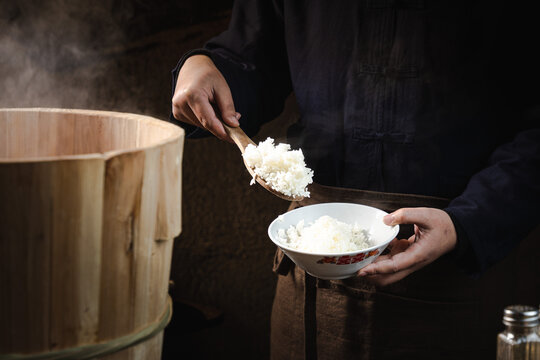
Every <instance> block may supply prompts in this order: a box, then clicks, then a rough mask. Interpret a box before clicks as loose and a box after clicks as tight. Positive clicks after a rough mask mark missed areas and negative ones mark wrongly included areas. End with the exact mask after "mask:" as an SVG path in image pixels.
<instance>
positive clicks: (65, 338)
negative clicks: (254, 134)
mask: <svg viewBox="0 0 540 360" xmlns="http://www.w3.org/2000/svg"><path fill="white" fill-rule="evenodd" d="M183 141H184V132H183V130H182V129H180V128H178V127H176V126H174V125H172V124H169V123H166V122H164V121H160V120H157V119H154V118H151V117H147V116H140V115H133V114H125V113H113V112H100V111H88V110H59V109H5V110H0V359H8V358H9V359H32V358H40V359H47V358H53V357H52V356H49V357H47V354H53V355H55V356H56V357H54V358H55V359H61V358H65V359H68V358H74V359H83V358H86V357H88V356H90V357H94V355H99V356H97V357H98V358H103V359H145V360H147V359H160V354H161V341H162V331H161V329H162V328H163V326H162V325H163V323H166V322H167V317H168V316H170V311H169V310H170V309H169V308H168V302H169V300H168V293H167V289H168V282H169V272H170V262H171V254H172V246H173V238H174V237H175V236H177V235H178V234H179V233H180V231H181V217H180V216H181V211H180V210H181V163H182V151H183ZM159 324H161V325H159ZM149 330H153V333H152V334H150V335H151V336H147V337H146V338H145V337H144V336H143V337H141V334H144V333H146V334H147V335H148V334H149ZM154 335H155V336H154ZM134 339H138V341H139V344H138V345H136V346H135V344H134V342H136V341H133V340H134ZM121 348H124V350H121V351H119V352H115V353H114V354H112V355H102V354H110V353H111V351H115V350H118V349H121ZM105 350H106V351H105ZM92 351H93V353H92ZM89 354H90V355H89ZM92 354H93V355H92ZM40 356H41V357H40Z"/></svg>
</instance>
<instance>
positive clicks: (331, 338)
mask: <svg viewBox="0 0 540 360" xmlns="http://www.w3.org/2000/svg"><path fill="white" fill-rule="evenodd" d="M310 192H311V197H310V198H308V199H305V200H303V201H301V202H300V203H292V204H291V207H290V208H289V210H292V209H293V208H296V207H300V206H306V205H311V204H316V203H324V202H352V203H359V204H364V205H369V206H374V207H377V208H380V209H382V210H385V211H388V212H391V211H394V210H396V209H398V208H401V207H418V206H425V207H436V208H443V207H445V206H446V205H447V203H448V201H447V200H445V199H441V198H435V197H427V196H418V195H405V194H389V193H377V192H371V191H361V190H352V189H342V188H333V187H327V186H322V185H317V184H313V185H312V186H310ZM402 228H403V229H402V231H400V234H399V235H398V237H399V238H406V237H408V235H410V234H412V228H411V227H402ZM537 230H539V229H537ZM407 232H408V233H409V234H407ZM538 240H540V236H539V231H535V232H534V233H533V234H531V236H529V237H528V238H527V239H525V240H524V241H522V242H521V244H520V246H519V248H518V249H516V250H515V251H513V252H512V253H511V254H510V255H509V256H508V257H507V258H506V259H505V260H504V261H502V262H501V263H499V264H497V265H496V266H495V267H493V268H491V269H490V270H488V271H487V272H486V273H485V274H483V275H482V277H481V278H480V279H472V278H471V277H469V276H467V275H465V274H463V272H462V271H461V270H460V269H459V268H458V267H457V266H456V265H455V264H454V263H453V262H452V261H451V259H449V258H448V256H442V257H441V258H439V259H437V260H436V261H435V262H433V263H431V264H429V265H427V266H426V267H424V268H422V269H420V270H419V271H416V272H414V273H413V274H411V275H409V276H408V277H406V278H405V279H403V280H401V281H398V282H397V283H394V284H391V285H388V286H385V287H381V288H377V287H375V286H373V285H371V284H370V283H369V282H368V281H367V280H366V279H364V278H360V277H354V278H349V279H345V280H322V279H317V278H314V277H312V276H310V275H308V274H306V273H305V272H304V271H303V270H301V269H300V268H298V267H296V266H295V264H294V263H293V262H292V261H291V260H290V259H289V258H288V257H287V256H284V254H283V253H282V252H281V251H280V250H279V249H278V251H277V253H276V257H275V261H274V271H275V272H276V273H277V274H279V276H278V283H277V288H276V295H275V298H274V304H273V307H272V320H271V321H272V326H271V359H274V360H276V359H494V358H495V350H496V336H497V333H498V332H499V331H500V330H501V329H502V323H501V320H502V311H503V308H504V306H506V305H509V304H516V303H524V304H529V305H538V304H540V276H539V274H540V267H539V265H538V264H539V263H540V262H539V261H538V260H536V259H535V258H536V256H537V254H540V241H538Z"/></svg>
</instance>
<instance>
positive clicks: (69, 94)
mask: <svg viewBox="0 0 540 360" xmlns="http://www.w3.org/2000/svg"><path fill="white" fill-rule="evenodd" d="M109 5H110V6H112V4H109ZM106 10H107V6H106V5H103V3H102V4H100V6H95V5H94V6H93V5H92V4H91V2H90V1H88V2H81V1H67V0H50V1H44V2H41V1H36V0H22V1H16V2H2V3H1V5H0V54H2V56H1V60H0V77H1V78H2V81H1V82H0V94H1V95H0V106H2V107H28V106H47V107H71V108H76V107H97V106H99V105H98V104H97V103H96V102H95V101H93V100H92V97H93V94H94V91H95V89H96V86H97V85H98V84H97V82H98V79H99V78H100V77H101V76H103V75H104V74H105V73H106V72H107V64H106V63H104V62H103V60H105V59H104V51H103V49H104V48H109V49H113V47H114V45H115V44H119V43H120V42H121V41H122V39H123V37H124V36H123V33H122V31H121V28H120V27H119V25H118V19H114V18H113V17H112V16H111V15H110V12H109V13H107V12H106Z"/></svg>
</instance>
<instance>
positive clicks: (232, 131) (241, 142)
mask: <svg viewBox="0 0 540 360" xmlns="http://www.w3.org/2000/svg"><path fill="white" fill-rule="evenodd" d="M223 127H224V128H225V132H226V133H227V135H229V137H230V138H231V139H232V140H233V141H234V143H235V144H236V146H238V148H239V149H240V151H241V152H242V154H244V152H245V151H246V147H247V146H248V145H249V144H252V145H254V146H257V144H255V142H253V140H251V138H250V137H249V136H247V135H246V133H245V132H244V131H243V130H242V129H241V128H240V127H231V126H228V125H227V124H225V123H223ZM244 165H245V166H246V169H247V170H248V172H249V174H250V175H251V176H252V177H253V178H254V179H255V181H256V182H257V183H259V185H261V186H262V187H263V188H265V189H266V190H268V191H269V192H271V193H272V194H274V195H276V196H277V197H279V198H281V199H283V200H287V201H300V200H303V199H304V197H303V196H287V195H285V194H283V193H281V192H279V191H277V190H275V189H273V188H272V186H270V185H269V184H268V183H267V182H266V181H264V179H263V178H261V177H260V176H259V175H257V174H255V171H254V170H253V169H252V168H251V167H250V166H249V165H248V164H246V161H245V160H244Z"/></svg>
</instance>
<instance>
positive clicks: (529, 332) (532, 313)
mask: <svg viewBox="0 0 540 360" xmlns="http://www.w3.org/2000/svg"><path fill="white" fill-rule="evenodd" d="M503 324H504V325H506V329H505V330H504V331H503V332H501V333H500V334H499V335H498V336H497V360H540V335H539V333H538V328H539V315H538V309H537V308H534V307H532V306H525V305H511V306H507V307H506V308H505V309H504V316H503Z"/></svg>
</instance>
